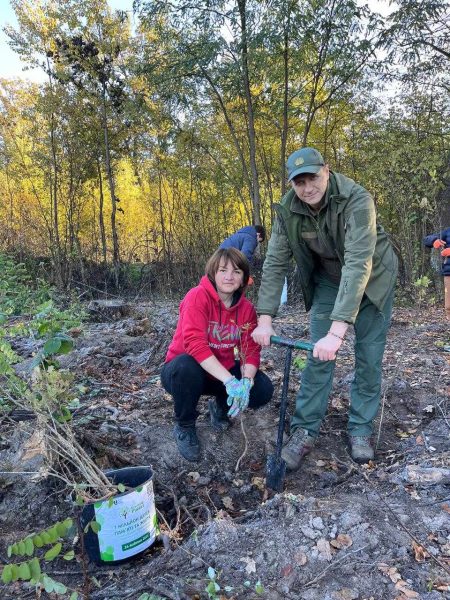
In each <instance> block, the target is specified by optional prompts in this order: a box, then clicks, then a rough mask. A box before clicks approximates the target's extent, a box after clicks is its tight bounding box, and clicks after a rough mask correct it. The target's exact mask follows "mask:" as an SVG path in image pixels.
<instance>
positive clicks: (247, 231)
mask: <svg viewBox="0 0 450 600" xmlns="http://www.w3.org/2000/svg"><path fill="white" fill-rule="evenodd" d="M265 238H266V230H265V229H264V227H263V226H262V225H248V226H247V227H242V228H241V229H238V231H236V232H235V233H233V234H232V235H230V236H229V237H227V238H226V240H224V241H223V242H222V243H221V244H220V246H219V248H237V249H238V250H240V251H241V252H242V254H244V255H245V256H246V257H247V260H248V262H249V263H250V264H252V262H253V255H254V253H255V250H256V247H257V246H258V244H259V243H260V242H263V241H264V240H265Z"/></svg>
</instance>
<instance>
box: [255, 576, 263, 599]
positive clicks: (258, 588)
mask: <svg viewBox="0 0 450 600" xmlns="http://www.w3.org/2000/svg"><path fill="white" fill-rule="evenodd" d="M255 592H256V593H257V594H258V596H261V594H264V586H263V584H262V583H261V582H260V581H259V579H258V581H257V582H256V583H255Z"/></svg>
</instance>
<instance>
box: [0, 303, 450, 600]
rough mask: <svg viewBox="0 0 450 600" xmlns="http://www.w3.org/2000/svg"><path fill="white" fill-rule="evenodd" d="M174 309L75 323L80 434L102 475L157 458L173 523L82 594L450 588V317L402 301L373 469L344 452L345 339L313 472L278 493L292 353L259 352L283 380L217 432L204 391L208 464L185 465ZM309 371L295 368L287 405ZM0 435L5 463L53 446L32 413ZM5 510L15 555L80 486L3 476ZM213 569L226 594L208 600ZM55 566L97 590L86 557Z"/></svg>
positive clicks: (436, 594) (163, 508)
mask: <svg viewBox="0 0 450 600" xmlns="http://www.w3.org/2000/svg"><path fill="white" fill-rule="evenodd" d="M176 319H177V305H176V304H175V303H174V304H173V305H170V306H168V305H167V303H166V304H164V305H163V304H146V305H140V306H139V307H136V310H135V311H134V312H133V311H129V313H128V316H126V317H124V316H123V314H120V315H118V316H116V317H114V318H113V319H110V320H108V321H106V322H95V323H94V322H90V323H86V324H85V325H84V326H83V328H82V329H81V330H79V331H77V332H76V335H77V337H76V344H75V349H74V350H73V351H72V352H71V353H70V354H68V355H66V356H64V357H62V361H61V362H62V363H63V364H62V366H63V367H66V368H68V369H70V370H71V371H73V372H74V373H75V374H76V377H77V381H78V382H79V383H80V384H82V386H83V388H82V389H83V390H84V393H83V395H82V396H80V400H81V407H80V408H79V409H77V410H76V412H75V413H74V415H73V421H74V428H75V430H76V432H77V437H78V439H79V441H80V442H81V443H82V444H83V446H84V447H85V448H87V449H88V450H89V452H90V453H91V454H92V455H93V456H95V459H96V461H97V463H98V464H99V465H100V466H101V468H104V469H110V468H120V467H123V466H128V465H152V468H153V470H154V489H155V503H156V508H157V510H158V516H159V523H160V527H161V531H162V534H163V536H162V540H163V541H158V542H156V543H155V544H154V545H153V546H152V547H151V548H149V549H148V550H147V551H145V552H144V553H143V554H141V555H140V556H139V557H136V558H135V559H133V560H130V561H128V562H126V563H123V564H120V565H109V566H108V565H105V566H100V567H99V566H96V565H94V564H89V567H88V571H89V575H91V576H93V577H95V580H92V581H94V583H91V585H90V589H89V594H88V596H87V595H86V596H85V597H89V598H92V599H96V600H97V599H98V600H100V599H102V600H109V599H111V600H112V599H115V598H120V599H121V600H124V599H132V600H138V598H139V597H140V596H141V595H142V594H144V593H147V594H148V595H149V596H150V595H151V594H153V595H154V597H155V598H169V599H172V600H187V599H192V600H194V599H203V598H205V599H206V598H208V597H211V598H228V599H232V598H234V599H239V600H240V599H243V600H247V599H254V598H267V599H273V600H278V599H280V600H281V599H299V600H300V599H301V600H312V599H320V600H328V599H330V600H331V599H333V600H356V599H360V600H363V599H366V600H369V599H373V600H384V599H386V600H393V599H396V600H404V599H407V598H420V599H427V600H442V598H450V464H449V463H450V461H449V456H450V453H449V433H450V414H449V397H450V353H447V352H445V351H444V349H443V348H444V346H445V344H448V343H449V341H450V340H449V335H450V334H449V331H448V327H447V326H446V325H445V324H444V323H443V320H442V315H441V314H438V311H437V310H436V311H434V312H431V311H429V312H426V311H419V310H415V309H402V308H397V309H396V310H395V311H394V316H393V321H392V327H391V330H390V333H389V338H388V344H387V348H386V353H385V358H384V366H383V399H382V408H381V411H380V415H379V418H378V421H377V426H376V433H377V436H376V442H377V454H376V462H374V463H373V464H372V463H371V464H369V465H364V466H359V465H356V464H355V463H354V462H353V461H352V460H351V459H350V457H349V454H348V450H347V441H346V433H345V432H346V422H347V409H348V399H349V390H350V384H351V381H352V378H353V352H352V340H351V335H349V336H348V340H347V341H346V342H345V344H344V346H343V348H342V349H341V351H340V353H339V356H338V359H337V364H336V373H335V379H334V386H333V391H332V394H331V397H330V403H329V408H328V414H327V417H326V419H325V421H324V423H323V427H322V430H321V433H320V437H319V439H318V443H317V444H316V446H315V448H314V449H313V451H312V452H311V454H310V455H309V456H308V457H307V458H306V459H305V460H304V463H303V464H302V467H301V469H300V470H299V471H298V472H296V473H293V474H288V475H287V476H286V479H285V490H284V492H283V493H281V494H273V493H270V494H269V493H268V492H267V491H266V489H265V486H264V476H265V471H264V470H265V461H266V457H267V455H268V454H270V453H272V452H273V451H274V444H275V440H276V432H277V423H278V409H279V401H280V395H281V386H282V377H283V361H284V352H285V351H284V350H283V349H281V348H272V347H271V348H268V349H265V350H264V351H263V357H262V368H263V369H264V370H265V371H266V373H267V374H268V375H269V376H270V377H271V379H272V381H273V382H274V385H275V395H274V399H273V400H272V402H271V403H270V405H268V406H266V407H264V408H263V409H261V410H259V411H257V412H253V411H250V410H248V411H246V413H245V415H244V417H243V418H242V420H240V419H238V420H237V421H235V423H234V425H233V427H232V428H231V430H230V431H228V432H225V433H216V432H215V431H214V430H213V429H212V428H211V426H210V421H209V415H208V414H207V398H206V397H205V398H202V400H201V403H200V407H199V408H200V410H201V411H202V415H201V417H200V418H199V420H198V431H199V437H200V439H201V442H202V448H203V452H202V459H201V461H200V462H198V463H189V462H187V461H185V460H184V459H183V458H182V457H181V456H180V455H179V453H178V451H177V449H176V445H175V441H174V439H173V437H172V427H173V423H172V403H171V400H170V397H169V396H168V395H167V394H166V393H165V392H164V390H163V388H162V387H161V384H160V381H159V372H160V368H161V364H162V362H163V360H164V355H165V351H166V348H167V345H168V343H169V341H170V339H171V334H172V332H173V329H174V327H175V324H176ZM307 323H308V321H307V316H306V315H305V314H304V312H303V311H302V310H301V309H299V308H298V307H285V308H284V309H283V312H282V313H281V315H280V316H279V317H278V318H277V321H276V330H277V333H278V334H279V335H283V336H286V337H290V338H302V339H306V340H307V339H308V325H307ZM15 344H16V347H15V349H16V351H17V352H19V353H21V354H22V356H23V363H21V364H20V365H17V369H18V371H19V372H20V371H21V370H22V372H26V370H27V368H28V366H29V362H30V350H29V344H27V340H17V341H16V342H15ZM27 353H28V354H27ZM297 355H298V356H305V355H304V353H303V354H302V353H301V352H298V353H297V352H294V357H295V356H297ZM300 378H301V372H300V371H298V370H296V368H295V367H294V366H293V367H292V370H291V381H290V386H289V409H288V412H289V413H292V411H293V407H294V403H295V395H296V392H297V389H298V386H299V379H300ZM287 423H288V420H287ZM0 436H1V437H0V461H1V465H2V469H1V470H2V472H5V471H11V472H12V471H21V472H23V471H38V470H39V468H40V467H41V466H42V461H43V456H42V453H41V452H40V447H39V439H36V432H35V424H34V422H33V421H32V420H27V419H26V415H25V416H24V415H14V414H13V415H12V416H8V417H7V416H4V417H2V418H1V421H0ZM0 508H1V515H0V520H1V528H2V536H1V537H2V539H1V546H0V551H1V560H2V563H3V564H5V563H6V562H8V559H7V557H6V549H7V546H8V544H11V543H13V542H15V541H18V540H19V539H21V538H23V537H25V536H26V535H28V534H29V533H31V532H32V531H38V530H39V529H43V528H45V527H48V526H50V525H51V524H52V523H53V522H54V521H56V520H58V519H64V518H66V517H67V516H71V515H72V514H73V505H72V501H71V499H70V497H68V495H67V493H66V492H65V491H64V490H63V489H61V487H60V486H59V485H58V484H57V483H55V481H51V480H46V479H38V480H33V478H32V477H29V476H24V475H13V474H10V475H9V474H3V475H1V476H0ZM163 542H164V543H163ZM209 567H212V568H213V569H214V572H215V582H216V583H217V586H218V587H219V588H220V589H218V590H217V592H215V595H211V592H210V596H208V593H207V591H206V587H207V586H208V584H209V583H210V582H211V579H210V576H209V575H208V568H209ZM46 572H47V573H48V574H49V575H50V576H51V577H53V578H54V579H57V580H59V581H62V582H64V583H65V584H67V585H68V586H70V587H71V588H72V589H78V590H82V589H84V592H86V589H87V588H86V587H84V588H83V586H85V578H84V577H83V569H82V567H81V564H80V563H79V562H74V561H72V562H70V563H68V562H65V561H63V560H55V561H53V562H52V563H50V564H49V565H48V566H47V568H46ZM210 575H211V571H210ZM34 597H36V592H35V591H34V589H33V588H32V587H30V586H27V585H26V584H24V583H16V584H9V585H7V586H5V585H3V584H2V585H0V598H2V599H5V600H7V599H8V600H9V599H12V598H14V599H17V598H19V599H22V598H23V599H26V598H34ZM40 597H41V598H46V597H47V598H50V597H52V596H51V595H48V594H46V593H45V592H43V593H42V595H41V596H40ZM80 597H83V596H82V594H81V593H80ZM150 597H151V596H150Z"/></svg>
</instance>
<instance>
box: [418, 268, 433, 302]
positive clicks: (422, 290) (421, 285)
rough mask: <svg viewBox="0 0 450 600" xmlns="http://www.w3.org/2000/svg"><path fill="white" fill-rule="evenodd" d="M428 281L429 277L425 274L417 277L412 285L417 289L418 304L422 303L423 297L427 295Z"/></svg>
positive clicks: (429, 280)
mask: <svg viewBox="0 0 450 600" xmlns="http://www.w3.org/2000/svg"><path fill="white" fill-rule="evenodd" d="M430 283H431V279H430V278H429V277H427V276H426V275H424V276H423V277H420V278H419V279H416V281H415V282H414V287H415V288H416V290H417V296H418V301H419V306H420V305H421V304H422V302H423V301H424V300H425V298H426V296H427V293H428V287H429V285H430Z"/></svg>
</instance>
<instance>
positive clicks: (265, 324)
mask: <svg viewBox="0 0 450 600" xmlns="http://www.w3.org/2000/svg"><path fill="white" fill-rule="evenodd" d="M272 335H276V334H275V331H274V329H273V327H272V317H271V316H270V315H261V316H260V317H259V319H258V327H256V328H255V329H254V330H253V333H252V338H253V339H254V340H255V342H256V343H257V344H259V345H260V346H270V337H271V336H272Z"/></svg>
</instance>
